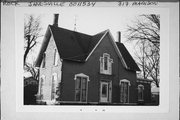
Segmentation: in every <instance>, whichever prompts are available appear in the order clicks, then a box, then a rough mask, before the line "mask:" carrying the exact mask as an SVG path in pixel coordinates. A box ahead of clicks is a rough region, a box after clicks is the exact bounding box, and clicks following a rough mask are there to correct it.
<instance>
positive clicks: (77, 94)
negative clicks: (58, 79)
mask: <svg viewBox="0 0 180 120" xmlns="http://www.w3.org/2000/svg"><path fill="white" fill-rule="evenodd" d="M75 96H76V101H80V90H76V91H75Z"/></svg>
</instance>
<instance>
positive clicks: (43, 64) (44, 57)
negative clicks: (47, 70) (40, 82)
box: [42, 53, 46, 68]
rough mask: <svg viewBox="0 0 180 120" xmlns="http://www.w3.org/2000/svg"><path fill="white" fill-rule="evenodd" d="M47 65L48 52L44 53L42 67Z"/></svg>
mask: <svg viewBox="0 0 180 120" xmlns="http://www.w3.org/2000/svg"><path fill="white" fill-rule="evenodd" d="M45 65H46V54H45V53H44V54H43V63H42V67H43V68H44V67H45Z"/></svg>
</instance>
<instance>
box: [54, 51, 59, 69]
mask: <svg viewBox="0 0 180 120" xmlns="http://www.w3.org/2000/svg"><path fill="white" fill-rule="evenodd" d="M57 65H58V51H57V49H54V66H57Z"/></svg>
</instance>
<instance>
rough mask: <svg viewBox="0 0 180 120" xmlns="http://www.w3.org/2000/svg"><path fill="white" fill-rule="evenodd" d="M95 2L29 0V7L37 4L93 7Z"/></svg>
mask: <svg viewBox="0 0 180 120" xmlns="http://www.w3.org/2000/svg"><path fill="white" fill-rule="evenodd" d="M95 4H96V2H29V3H28V6H29V7H36V6H37V7H38V6H59V7H64V6H69V7H80V6H86V7H94V6H95Z"/></svg>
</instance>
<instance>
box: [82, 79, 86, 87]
mask: <svg viewBox="0 0 180 120" xmlns="http://www.w3.org/2000/svg"><path fill="white" fill-rule="evenodd" d="M86 84H87V78H82V89H86Z"/></svg>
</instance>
